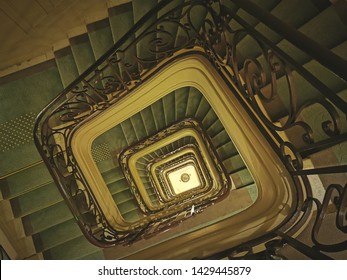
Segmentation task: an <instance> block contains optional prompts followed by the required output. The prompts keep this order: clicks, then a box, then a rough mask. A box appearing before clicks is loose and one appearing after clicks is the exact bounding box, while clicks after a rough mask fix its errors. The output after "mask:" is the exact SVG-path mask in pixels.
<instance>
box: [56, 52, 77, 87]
mask: <svg viewBox="0 0 347 280" xmlns="http://www.w3.org/2000/svg"><path fill="white" fill-rule="evenodd" d="M54 55H55V60H56V62H57V66H58V69H59V74H60V78H61V81H62V84H63V86H64V88H66V87H67V86H68V85H70V84H71V83H72V82H73V81H74V80H75V79H76V78H77V77H78V70H77V66H76V63H75V59H74V57H73V54H72V50H71V48H70V47H66V48H64V49H61V50H58V51H56V52H55V53H54Z"/></svg>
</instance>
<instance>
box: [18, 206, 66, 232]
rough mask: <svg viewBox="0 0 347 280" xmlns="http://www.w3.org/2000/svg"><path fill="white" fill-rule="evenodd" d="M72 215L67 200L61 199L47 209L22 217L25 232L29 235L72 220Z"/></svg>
mask: <svg viewBox="0 0 347 280" xmlns="http://www.w3.org/2000/svg"><path fill="white" fill-rule="evenodd" d="M72 217H73V216H72V214H71V212H70V210H69V208H68V206H67V205H66V203H65V201H61V202H59V203H57V204H55V205H52V206H50V207H48V208H46V209H41V210H40V211H37V212H35V213H32V214H30V215H27V216H24V217H22V222H23V226H24V230H25V234H26V235H27V236H29V235H33V234H35V233H39V232H41V231H44V230H46V229H48V228H50V227H52V226H54V225H56V224H59V223H63V222H65V221H67V220H70V219H71V218H72Z"/></svg>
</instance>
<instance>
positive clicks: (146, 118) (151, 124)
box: [140, 107, 157, 136]
mask: <svg viewBox="0 0 347 280" xmlns="http://www.w3.org/2000/svg"><path fill="white" fill-rule="evenodd" d="M140 114H141V118H142V121H143V123H144V125H145V128H146V131H147V134H148V136H153V135H154V134H155V133H156V132H157V130H156V127H155V121H154V117H153V113H152V109H151V107H146V108H145V109H143V110H141V112H140Z"/></svg>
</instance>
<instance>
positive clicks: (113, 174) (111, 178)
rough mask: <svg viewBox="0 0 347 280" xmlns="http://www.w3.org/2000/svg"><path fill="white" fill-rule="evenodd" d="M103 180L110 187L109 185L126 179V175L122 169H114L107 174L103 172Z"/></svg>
mask: <svg viewBox="0 0 347 280" xmlns="http://www.w3.org/2000/svg"><path fill="white" fill-rule="evenodd" d="M102 178H103V179H104V181H105V183H106V184H107V185H108V184H111V183H114V182H117V181H120V180H122V179H124V174H123V171H122V169H121V168H120V167H118V168H112V169H110V170H108V171H106V172H103V173H102Z"/></svg>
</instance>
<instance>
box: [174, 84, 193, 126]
mask: <svg viewBox="0 0 347 280" xmlns="http://www.w3.org/2000/svg"><path fill="white" fill-rule="evenodd" d="M189 92H190V87H183V88H179V89H176V90H175V92H174V94H175V119H176V121H177V122H178V121H180V120H183V119H184V118H185V117H186V110H187V105H188V97H189Z"/></svg>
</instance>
